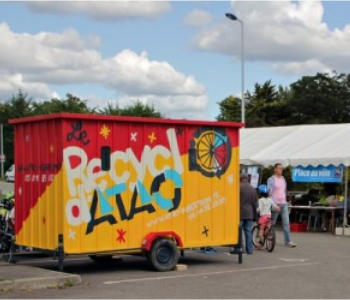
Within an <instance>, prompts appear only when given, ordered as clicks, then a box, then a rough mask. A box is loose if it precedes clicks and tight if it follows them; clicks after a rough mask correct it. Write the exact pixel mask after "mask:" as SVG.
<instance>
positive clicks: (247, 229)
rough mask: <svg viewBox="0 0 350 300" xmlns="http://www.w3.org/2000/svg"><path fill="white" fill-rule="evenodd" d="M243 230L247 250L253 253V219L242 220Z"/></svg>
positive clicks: (248, 252)
mask: <svg viewBox="0 0 350 300" xmlns="http://www.w3.org/2000/svg"><path fill="white" fill-rule="evenodd" d="M241 227H242V231H243V232H244V237H245V251H246V253H247V254H252V253H253V250H254V245H253V232H252V231H253V220H241Z"/></svg>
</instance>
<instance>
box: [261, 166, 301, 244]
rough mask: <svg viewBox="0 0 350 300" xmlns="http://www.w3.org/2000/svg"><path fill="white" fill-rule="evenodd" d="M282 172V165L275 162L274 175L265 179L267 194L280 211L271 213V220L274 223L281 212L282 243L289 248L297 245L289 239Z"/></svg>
mask: <svg viewBox="0 0 350 300" xmlns="http://www.w3.org/2000/svg"><path fill="white" fill-rule="evenodd" d="M282 174H283V166H282V165H281V164H275V165H274V175H272V176H271V177H270V178H269V179H268V180H267V188H268V191H269V196H270V197H271V198H272V200H273V201H274V202H275V203H276V204H277V205H278V206H279V207H280V208H281V210H280V212H273V213H272V221H273V224H274V225H275V224H276V222H277V218H278V215H279V214H281V217H282V225H283V235H284V244H285V245H286V246H288V247H290V248H294V247H296V246H297V245H296V244H295V243H293V242H292V241H291V240H290V227H289V211H288V206H287V183H286V180H285V179H284V177H283V175H282Z"/></svg>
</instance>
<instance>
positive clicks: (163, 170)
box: [63, 129, 184, 234]
mask: <svg viewBox="0 0 350 300" xmlns="http://www.w3.org/2000/svg"><path fill="white" fill-rule="evenodd" d="M167 138H168V142H169V148H166V147H165V146H162V145H156V146H154V147H153V148H151V147H149V146H145V147H144V148H143V151H142V154H141V157H140V158H137V157H136V155H135V154H134V152H133V150H132V149H131V148H128V149H126V150H125V152H123V151H115V152H113V153H112V154H111V169H110V170H109V171H102V170H101V169H100V167H101V160H100V159H99V158H93V159H91V160H89V159H88V156H87V154H86V152H85V151H84V150H83V149H82V148H80V147H75V146H70V147H67V148H66V149H64V151H63V162H64V170H65V172H66V178H67V186H68V190H69V193H70V195H71V197H72V200H69V201H68V203H67V205H66V207H69V209H67V210H66V214H67V220H68V223H69V224H71V225H73V226H76V225H78V224H81V223H82V222H86V223H88V226H87V229H86V234H89V233H91V232H93V230H94V228H95V226H98V225H100V224H102V223H105V222H107V223H109V224H110V225H113V224H116V223H117V222H119V221H125V220H132V219H133V218H134V217H135V216H136V215H137V214H139V213H148V214H151V213H154V212H155V211H156V207H159V208H160V209H162V210H168V211H169V212H170V211H173V210H176V209H177V208H178V207H179V205H180V203H181V188H182V186H183V181H182V177H181V174H182V173H183V171H184V169H183V165H182V159H181V156H180V151H179V148H178V144H177V139H176V133H175V130H174V129H169V130H167ZM73 161H75V162H79V163H78V165H76V164H75V165H73V164H72V162H73ZM159 161H165V163H163V164H161V165H160V164H159V163H158V162H159ZM166 161H167V162H166ZM123 166H125V167H123ZM170 166H172V167H170ZM146 176H152V178H153V180H152V182H151V184H150V186H147V187H146V186H145V184H144V181H145V179H146ZM147 178H148V177H147ZM166 182H169V186H172V187H173V188H172V189H173V190H172V195H171V196H170V197H169V193H170V192H171V190H169V188H166V194H167V196H165V193H164V192H163V194H162V190H161V187H162V185H163V184H165V183H166ZM170 182H172V183H170ZM111 183H112V184H111ZM167 186H168V185H167ZM128 190H129V191H131V197H130V199H129V200H128V201H127V199H126V198H125V197H126V195H130V192H128ZM112 197H113V198H114V201H112V200H111V198H112ZM77 198H78V199H81V201H80V203H79V204H80V205H81V207H80V206H79V205H77V202H76V199H77ZM89 198H90V199H91V198H92V199H91V200H88V199H89ZM72 201H74V205H73V204H72V203H71V202H72ZM89 202H91V204H90V203H89ZM73 206H74V207H73ZM87 207H90V208H88V209H86V208H87ZM98 207H99V211H97V208H98ZM78 211H79V212H84V213H86V211H88V214H89V217H87V216H86V215H85V216H84V217H82V218H78V217H77V215H78V213H77V212H78Z"/></svg>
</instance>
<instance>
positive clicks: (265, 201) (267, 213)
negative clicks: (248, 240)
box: [258, 184, 280, 248]
mask: <svg viewBox="0 0 350 300" xmlns="http://www.w3.org/2000/svg"><path fill="white" fill-rule="evenodd" d="M258 190H259V193H260V198H259V208H258V212H259V213H260V217H259V221H258V224H259V225H260V230H259V244H260V248H263V247H264V231H265V228H266V227H268V226H270V225H271V211H274V212H279V211H280V207H279V206H277V205H276V204H275V203H274V202H273V200H272V198H270V197H269V196H268V189H267V185H266V184H261V185H259V187H258Z"/></svg>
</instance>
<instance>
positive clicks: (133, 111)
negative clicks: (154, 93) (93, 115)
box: [99, 100, 164, 118]
mask: <svg viewBox="0 0 350 300" xmlns="http://www.w3.org/2000/svg"><path fill="white" fill-rule="evenodd" d="M99 113H100V114H103V115H113V116H129V117H147V118H164V115H163V114H162V113H161V112H159V111H157V110H156V109H155V108H154V106H153V105H149V104H143V103H142V102H141V101H139V100H138V101H135V102H133V104H131V105H129V106H127V107H125V108H120V107H119V105H118V104H116V105H113V104H110V103H109V104H108V105H107V107H105V108H104V109H102V110H101V109H100V110H99Z"/></svg>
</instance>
